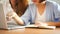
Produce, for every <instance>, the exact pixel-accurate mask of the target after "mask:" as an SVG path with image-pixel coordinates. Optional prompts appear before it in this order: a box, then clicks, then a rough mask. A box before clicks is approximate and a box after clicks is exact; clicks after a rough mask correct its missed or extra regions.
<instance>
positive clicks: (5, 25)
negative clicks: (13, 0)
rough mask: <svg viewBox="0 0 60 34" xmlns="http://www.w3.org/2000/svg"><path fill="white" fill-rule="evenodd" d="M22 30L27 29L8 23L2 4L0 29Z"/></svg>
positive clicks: (0, 8) (0, 5)
mask: <svg viewBox="0 0 60 34" xmlns="http://www.w3.org/2000/svg"><path fill="white" fill-rule="evenodd" d="M21 28H25V27H24V26H20V25H18V24H14V23H7V20H6V15H5V11H4V8H3V3H0V29H21Z"/></svg>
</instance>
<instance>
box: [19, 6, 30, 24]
mask: <svg viewBox="0 0 60 34" xmlns="http://www.w3.org/2000/svg"><path fill="white" fill-rule="evenodd" d="M30 13H31V11H30V8H29V7H28V8H27V10H26V12H25V13H24V15H22V16H21V17H20V18H21V19H22V20H23V22H24V23H25V25H27V24H30V23H29V22H31V21H30V20H31V14H30Z"/></svg>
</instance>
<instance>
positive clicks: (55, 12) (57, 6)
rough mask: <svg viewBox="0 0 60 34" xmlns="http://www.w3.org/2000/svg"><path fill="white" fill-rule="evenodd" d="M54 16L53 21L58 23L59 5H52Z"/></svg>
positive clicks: (59, 17)
mask: <svg viewBox="0 0 60 34" xmlns="http://www.w3.org/2000/svg"><path fill="white" fill-rule="evenodd" d="M54 14H55V18H54V21H57V22H60V5H59V4H57V3H55V4H54Z"/></svg>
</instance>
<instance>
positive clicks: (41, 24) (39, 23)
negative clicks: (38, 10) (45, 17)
mask: <svg viewBox="0 0 60 34" xmlns="http://www.w3.org/2000/svg"><path fill="white" fill-rule="evenodd" d="M35 25H36V26H48V24H47V23H45V22H36V23H35Z"/></svg>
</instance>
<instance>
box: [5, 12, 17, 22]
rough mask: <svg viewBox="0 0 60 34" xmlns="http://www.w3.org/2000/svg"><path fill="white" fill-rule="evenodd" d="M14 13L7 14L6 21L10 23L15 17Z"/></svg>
mask: <svg viewBox="0 0 60 34" xmlns="http://www.w3.org/2000/svg"><path fill="white" fill-rule="evenodd" d="M16 15H17V14H16V13H15V12H8V13H7V15H6V18H7V21H11V20H12V19H13V18H14V17H16Z"/></svg>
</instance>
